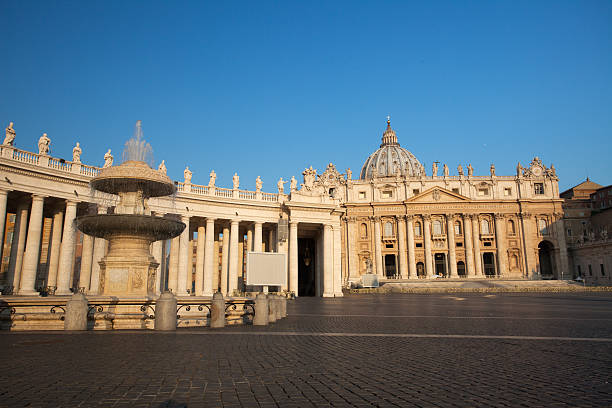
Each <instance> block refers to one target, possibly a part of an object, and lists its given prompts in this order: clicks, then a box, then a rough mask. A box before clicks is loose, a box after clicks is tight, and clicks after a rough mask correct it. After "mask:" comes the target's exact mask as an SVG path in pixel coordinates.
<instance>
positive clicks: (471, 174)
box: [468, 163, 474, 177]
mask: <svg viewBox="0 0 612 408" xmlns="http://www.w3.org/2000/svg"><path fill="white" fill-rule="evenodd" d="M473 175H474V168H473V167H472V163H468V177H472V176H473Z"/></svg>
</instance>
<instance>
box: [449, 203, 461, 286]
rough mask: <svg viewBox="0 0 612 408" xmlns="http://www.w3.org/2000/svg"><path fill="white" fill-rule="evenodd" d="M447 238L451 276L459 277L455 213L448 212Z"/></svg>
mask: <svg viewBox="0 0 612 408" xmlns="http://www.w3.org/2000/svg"><path fill="white" fill-rule="evenodd" d="M446 238H447V242H448V262H449V263H450V277H451V278H458V277H459V275H458V274H457V254H456V253H455V247H456V245H455V214H446Z"/></svg>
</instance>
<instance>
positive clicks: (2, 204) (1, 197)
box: [0, 190, 8, 259]
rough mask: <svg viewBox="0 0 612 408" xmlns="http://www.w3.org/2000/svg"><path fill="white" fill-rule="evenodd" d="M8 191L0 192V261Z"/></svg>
mask: <svg viewBox="0 0 612 408" xmlns="http://www.w3.org/2000/svg"><path fill="white" fill-rule="evenodd" d="M7 198H8V191H6V190H0V259H2V250H3V249H4V229H5V228H6V200H7Z"/></svg>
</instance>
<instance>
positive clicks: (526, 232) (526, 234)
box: [519, 213, 538, 279]
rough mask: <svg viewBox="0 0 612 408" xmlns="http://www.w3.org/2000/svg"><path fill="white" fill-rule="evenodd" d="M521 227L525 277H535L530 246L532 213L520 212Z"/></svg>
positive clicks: (534, 259)
mask: <svg viewBox="0 0 612 408" xmlns="http://www.w3.org/2000/svg"><path fill="white" fill-rule="evenodd" d="M519 216H520V217H521V227H522V229H523V248H524V250H525V277H527V278H531V279H535V278H537V277H538V269H537V261H536V256H535V249H534V248H533V247H532V246H531V243H532V241H533V231H534V230H533V228H532V227H533V221H532V220H533V214H529V213H521V214H519Z"/></svg>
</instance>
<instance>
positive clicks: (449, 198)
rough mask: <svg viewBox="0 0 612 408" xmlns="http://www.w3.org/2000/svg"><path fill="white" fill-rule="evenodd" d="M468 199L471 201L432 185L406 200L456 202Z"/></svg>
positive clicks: (415, 201)
mask: <svg viewBox="0 0 612 408" xmlns="http://www.w3.org/2000/svg"><path fill="white" fill-rule="evenodd" d="M467 201H470V199H469V198H467V197H465V196H462V195H461V194H457V193H453V192H452V191H448V190H446V189H444V188H441V187H432V188H430V189H428V190H425V191H423V192H421V193H420V194H417V195H415V196H414V197H411V198H409V199H408V200H406V202H411V203H454V202H467Z"/></svg>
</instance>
